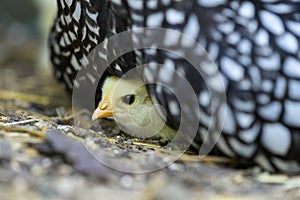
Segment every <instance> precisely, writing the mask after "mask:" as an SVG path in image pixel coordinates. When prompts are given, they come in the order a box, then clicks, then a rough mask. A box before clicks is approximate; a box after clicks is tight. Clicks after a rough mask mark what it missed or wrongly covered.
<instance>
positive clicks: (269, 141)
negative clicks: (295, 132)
mask: <svg viewBox="0 0 300 200" xmlns="http://www.w3.org/2000/svg"><path fill="white" fill-rule="evenodd" d="M261 142H262V144H263V145H264V147H265V148H266V149H267V150H269V151H270V152H271V153H274V154H276V155H281V156H285V155H286V154H287V152H288V150H289V148H290V145H291V142H292V138H291V134H290V131H289V130H288V129H287V128H286V127H285V126H283V125H282V124H279V123H273V124H265V125H264V126H263V132H262V136H261Z"/></svg>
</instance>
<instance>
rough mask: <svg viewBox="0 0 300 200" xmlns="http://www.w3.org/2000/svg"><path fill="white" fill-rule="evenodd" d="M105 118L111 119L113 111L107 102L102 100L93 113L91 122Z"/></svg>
mask: <svg viewBox="0 0 300 200" xmlns="http://www.w3.org/2000/svg"><path fill="white" fill-rule="evenodd" d="M105 117H113V111H112V108H111V106H110V104H109V102H108V100H107V99H102V100H101V101H100V102H99V104H98V108H97V109H96V110H95V111H94V113H93V116H92V120H96V119H101V118H105Z"/></svg>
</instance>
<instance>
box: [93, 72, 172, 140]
mask: <svg viewBox="0 0 300 200" xmlns="http://www.w3.org/2000/svg"><path fill="white" fill-rule="evenodd" d="M156 106H159V105H154V104H153V103H152V101H151V99H150V96H149V95H148V92H147V89H146V86H145V84H144V83H143V82H142V81H141V80H140V79H133V80H132V79H131V80H127V79H122V78H118V77H116V76H111V77H108V78H107V79H106V80H105V81H104V83H103V87H102V100H101V101H100V102H99V105H98V108H97V109H96V110H95V111H94V113H93V116H92V119H93V120H96V119H100V118H112V119H114V120H115V121H116V123H117V124H118V125H119V127H120V128H121V130H123V131H124V132H126V133H127V134H129V135H132V136H134V137H139V138H149V137H151V138H155V139H158V138H159V139H161V141H162V142H166V141H169V140H171V139H172V138H173V137H175V135H176V131H175V130H174V129H172V128H170V127H169V126H167V125H166V124H165V120H164V119H162V117H161V116H160V115H159V113H158V112H157V109H156V108H155V107H156Z"/></svg>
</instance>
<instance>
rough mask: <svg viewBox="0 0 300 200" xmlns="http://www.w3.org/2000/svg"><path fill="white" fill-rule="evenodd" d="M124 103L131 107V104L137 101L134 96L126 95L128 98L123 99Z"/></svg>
mask: <svg viewBox="0 0 300 200" xmlns="http://www.w3.org/2000/svg"><path fill="white" fill-rule="evenodd" d="M122 101H123V103H126V104H128V105H131V104H133V103H134V101H135V97H134V95H132V94H131V95H126V96H124V97H123V98H122Z"/></svg>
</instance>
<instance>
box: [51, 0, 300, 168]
mask: <svg viewBox="0 0 300 200" xmlns="http://www.w3.org/2000/svg"><path fill="white" fill-rule="evenodd" d="M57 2H58V15H57V17H56V20H55V23H54V26H53V28H52V31H51V34H50V45H51V59H52V62H53V64H54V66H55V74H56V77H57V78H58V79H60V80H62V81H64V82H65V83H66V85H67V87H68V88H69V89H72V88H73V85H74V86H75V87H79V83H76V82H75V83H73V81H74V78H75V76H76V73H77V71H78V70H79V69H80V66H81V64H82V63H83V62H84V60H85V59H86V56H87V54H88V53H89V52H90V51H91V50H92V49H93V48H94V47H95V46H96V45H97V44H99V43H100V42H102V41H104V40H105V39H107V38H109V37H110V36H112V35H114V34H117V33H120V32H122V31H126V30H131V29H133V30H134V29H135V28H141V27H163V28H170V29H174V30H177V31H180V32H182V33H184V34H186V35H188V36H190V37H191V38H193V39H195V40H196V41H198V42H199V43H200V44H201V45H202V46H203V47H204V48H205V50H206V51H207V52H208V53H209V56H210V57H211V58H212V59H213V60H214V62H215V63H216V65H217V66H218V69H219V71H220V72H221V74H222V78H223V81H224V84H225V89H226V97H227V103H226V104H225V105H222V106H223V108H224V110H226V117H225V123H224V129H223V133H222V135H221V137H220V138H219V140H218V143H217V147H218V149H219V150H220V151H221V152H222V153H224V154H226V155H228V156H230V157H232V158H236V159H240V160H244V161H245V160H246V161H248V162H254V163H257V164H259V165H261V166H262V167H263V168H265V169H267V170H270V171H286V172H300V156H299V155H300V1H299V0H290V1H282V0H261V1H239V0H234V1H228V0H191V1H183V0H182V1H180V0H179V1H178V0H150V1H143V0H111V1H109V0H58V1H57ZM165 42H166V43H168V45H170V46H172V45H174V46H176V45H177V46H178V43H182V44H183V46H184V45H186V46H188V44H184V41H182V40H181V39H180V38H172V37H169V36H167V35H166V40H165ZM102 53H103V55H106V54H107V52H102ZM151 61H155V62H157V63H160V64H165V65H168V66H171V67H173V68H174V69H176V70H177V71H180V72H181V73H182V74H183V75H184V76H185V78H186V79H187V80H189V81H190V83H191V84H192V85H193V89H194V90H195V91H196V93H197V95H198V99H199V106H200V110H201V111H202V113H201V114H200V116H205V115H206V114H207V115H209V111H208V109H206V106H207V105H209V103H210V102H209V95H208V93H207V89H206V86H205V83H204V82H203V80H201V78H199V77H198V78H197V77H195V76H194V71H193V69H192V68H191V67H190V66H189V64H188V63H186V62H185V61H184V59H182V58H180V57H176V56H174V55H170V53H167V52H164V51H161V50H141V51H135V52H131V53H129V54H126V55H124V56H122V57H121V58H120V59H118V60H117V61H116V62H115V63H113V64H112V65H111V66H110V68H109V73H111V74H117V75H120V74H122V73H124V72H126V71H128V70H129V69H131V68H132V67H134V66H135V65H136V64H137V63H139V64H141V63H149V62H150V63H151ZM96 71H97V70H96ZM160 74H161V75H160ZM162 74H163V68H160V67H158V66H152V67H149V68H146V69H145V70H144V71H143V72H142V76H143V77H144V78H145V79H146V80H150V79H153V77H155V79H158V80H159V81H162V82H166V81H168V82H171V83H172V84H173V85H174V86H178V87H180V82H178V80H174V79H173V78H172V74H171V75H170V74H163V75H162ZM85 79H87V80H89V81H91V82H93V81H95V79H94V78H93V75H92V74H91V75H87V76H86V77H85ZM172 81H173V82H172ZM148 89H149V93H150V95H151V97H152V99H153V100H154V101H158V102H159V103H161V104H162V105H163V106H164V107H165V108H166V110H167V114H168V115H167V119H168V123H169V124H170V125H171V126H173V127H175V128H176V126H177V124H178V123H179V120H180V117H179V115H180V114H179V112H178V110H179V109H180V106H179V105H178V102H177V101H176V99H174V97H173V96H172V94H170V91H168V90H167V89H165V88H163V87H161V86H160V85H159V84H157V85H151V86H149V88H148ZM183 92H184V91H183ZM181 106H182V105H181ZM183 112H184V113H181V114H182V115H184V116H187V115H189V114H190V113H192V112H193V111H191V110H190V108H189V107H188V106H185V108H183ZM185 114H186V115H185ZM193 115H197V113H194V114H193V113H192V117H193ZM220 115H221V114H220ZM205 128H207V121H206V119H205V117H202V118H201V117H200V124H199V131H198V132H199V135H203V132H205Z"/></svg>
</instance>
